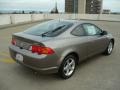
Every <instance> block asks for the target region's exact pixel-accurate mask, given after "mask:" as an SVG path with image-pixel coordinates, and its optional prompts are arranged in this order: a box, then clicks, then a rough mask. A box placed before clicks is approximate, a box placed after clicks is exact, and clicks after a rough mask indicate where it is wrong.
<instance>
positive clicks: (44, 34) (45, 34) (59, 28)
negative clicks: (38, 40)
mask: <svg viewBox="0 0 120 90" xmlns="http://www.w3.org/2000/svg"><path fill="white" fill-rule="evenodd" d="M65 26H66V25H63V26H60V27H58V28H56V29H54V30H52V31H48V32H45V33H43V34H41V36H42V37H44V36H47V34H48V33H53V32H56V31H58V30H61V29H62V28H63V27H65Z"/></svg>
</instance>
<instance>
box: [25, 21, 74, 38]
mask: <svg viewBox="0 0 120 90" xmlns="http://www.w3.org/2000/svg"><path fill="white" fill-rule="evenodd" d="M71 26H72V23H70V22H67V21H59V20H52V21H48V22H44V23H41V24H39V25H37V26H34V27H32V28H30V29H28V30H26V31H24V32H25V33H27V34H32V35H44V36H50V37H52V36H56V35H59V34H61V33H62V32H64V31H65V30H67V29H68V28H69V27H71Z"/></svg>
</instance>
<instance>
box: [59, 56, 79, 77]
mask: <svg viewBox="0 0 120 90" xmlns="http://www.w3.org/2000/svg"><path fill="white" fill-rule="evenodd" d="M76 60H77V57H75V56H74V55H72V54H71V55H68V56H67V57H66V58H65V59H64V60H63V62H62V64H61V66H60V68H59V71H58V74H59V76H60V77H61V78H63V79H68V78H70V77H71V76H72V75H73V74H74V72H75V69H76Z"/></svg>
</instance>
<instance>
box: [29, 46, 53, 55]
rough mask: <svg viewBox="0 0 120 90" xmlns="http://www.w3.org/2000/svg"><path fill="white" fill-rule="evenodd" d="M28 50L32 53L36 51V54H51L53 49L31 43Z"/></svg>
mask: <svg viewBox="0 0 120 90" xmlns="http://www.w3.org/2000/svg"><path fill="white" fill-rule="evenodd" d="M30 50H31V51H32V53H38V54H47V55H50V54H53V53H54V50H53V49H51V48H49V47H43V46H37V45H32V46H31V48H30Z"/></svg>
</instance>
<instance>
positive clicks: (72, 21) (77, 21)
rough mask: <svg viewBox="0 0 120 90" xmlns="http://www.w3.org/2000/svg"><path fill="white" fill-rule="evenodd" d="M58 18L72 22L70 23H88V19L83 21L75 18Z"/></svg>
mask: <svg viewBox="0 0 120 90" xmlns="http://www.w3.org/2000/svg"><path fill="white" fill-rule="evenodd" d="M56 20H59V21H65V22H70V23H74V24H76V23H79V24H82V23H88V22H86V21H82V20H75V19H56Z"/></svg>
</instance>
